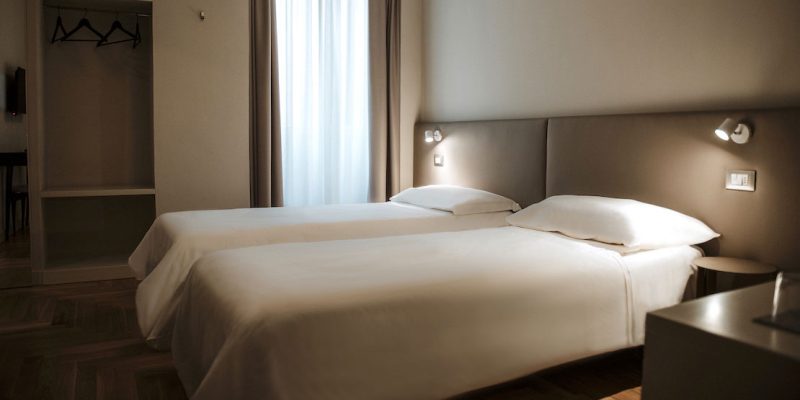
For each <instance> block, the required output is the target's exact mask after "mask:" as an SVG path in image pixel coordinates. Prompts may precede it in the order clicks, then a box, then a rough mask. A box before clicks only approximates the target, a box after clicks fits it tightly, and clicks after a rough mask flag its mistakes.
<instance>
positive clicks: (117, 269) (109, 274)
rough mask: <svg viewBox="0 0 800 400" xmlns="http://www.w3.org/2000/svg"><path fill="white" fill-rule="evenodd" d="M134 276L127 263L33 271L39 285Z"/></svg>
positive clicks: (34, 278) (34, 280) (35, 282)
mask: <svg viewBox="0 0 800 400" xmlns="http://www.w3.org/2000/svg"><path fill="white" fill-rule="evenodd" d="M125 278H133V270H131V268H130V267H129V266H127V265H108V266H93V267H74V268H52V269H46V268H45V269H44V270H38V271H33V282H34V284H39V285H53V284H58V283H74V282H90V281H104V280H111V279H125Z"/></svg>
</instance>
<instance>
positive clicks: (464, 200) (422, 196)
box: [390, 185, 520, 215]
mask: <svg viewBox="0 0 800 400" xmlns="http://www.w3.org/2000/svg"><path fill="white" fill-rule="evenodd" d="M390 200H391V201H394V202H398V203H407V204H413V205H415V206H420V207H425V208H433V209H436V210H444V211H450V212H452V213H453V214H455V215H467V214H478V213H488V212H496V211H519V209H520V207H519V204H517V203H515V202H514V200H511V199H508V198H505V197H503V196H500V195H498V194H494V193H490V192H487V191H483V190H478V189H470V188H465V187H460V186H450V185H430V186H422V187H418V188H411V189H406V190H403V191H402V192H400V193H398V194H396V195H394V196H392V198H391V199H390Z"/></svg>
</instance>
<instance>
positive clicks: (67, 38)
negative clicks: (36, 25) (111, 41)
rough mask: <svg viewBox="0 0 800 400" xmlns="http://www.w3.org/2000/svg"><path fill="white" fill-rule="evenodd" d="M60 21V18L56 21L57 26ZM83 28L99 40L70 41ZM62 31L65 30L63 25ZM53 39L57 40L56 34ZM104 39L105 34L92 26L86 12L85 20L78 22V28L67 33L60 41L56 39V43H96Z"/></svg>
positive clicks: (84, 14)
mask: <svg viewBox="0 0 800 400" xmlns="http://www.w3.org/2000/svg"><path fill="white" fill-rule="evenodd" d="M60 20H61V17H60V16H59V17H58V20H57V21H56V24H58V21H60ZM82 28H86V29H88V30H89V31H90V32H92V33H93V34H94V35H95V36H97V39H70V38H71V37H72V35H74V34H75V33H77V32H78V31H80V30H81V29H82ZM62 30H63V25H62ZM56 32H58V26H56ZM53 37H54V38H55V34H54V35H53ZM102 38H103V34H102V33H100V32H99V31H98V30H97V29H94V27H93V26H92V23H91V22H89V20H88V19H86V11H84V13H83V18H81V20H80V21H79V22H78V26H76V27H75V28H73V29H72V30H71V31H69V32H67V33H65V34H64V36H62V37H61V38H60V39H57V40H55V39H54V41H59V42H96V41H97V40H99V39H102Z"/></svg>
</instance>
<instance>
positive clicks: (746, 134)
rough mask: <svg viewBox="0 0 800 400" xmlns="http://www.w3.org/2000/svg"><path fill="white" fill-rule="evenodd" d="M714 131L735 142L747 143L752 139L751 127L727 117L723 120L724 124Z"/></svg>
mask: <svg viewBox="0 0 800 400" xmlns="http://www.w3.org/2000/svg"><path fill="white" fill-rule="evenodd" d="M714 133H716V134H717V137H719V138H720V139H722V140H724V141H726V142H727V141H728V140H733V142H734V143H738V144H745V143H747V142H748V141H749V140H750V127H749V126H747V125H746V124H743V123H738V122H736V121H734V120H732V119H730V118H725V121H722V125H720V126H719V128H717V130H715V131H714Z"/></svg>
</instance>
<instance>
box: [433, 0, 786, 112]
mask: <svg viewBox="0 0 800 400" xmlns="http://www.w3.org/2000/svg"><path fill="white" fill-rule="evenodd" d="M798 21H800V2H798V1H797V0H761V1H753V0H671V1H654V0H647V1H643V0H605V1H586V0H560V1H551V0H428V1H425V2H424V9H423V29H424V32H425V42H424V43H425V44H424V60H425V62H424V72H423V75H424V77H425V80H424V85H423V87H424V104H423V107H422V118H423V119H424V120H428V121H436V120H447V121H451V120H479V119H493V118H515V117H532V116H559V115H585V114H609V113H639V112H654V111H679V110H695V109H724V108H751V107H768V106H782V105H793V104H800V74H798V73H797V71H800V24H798V23H797V22H798Z"/></svg>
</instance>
